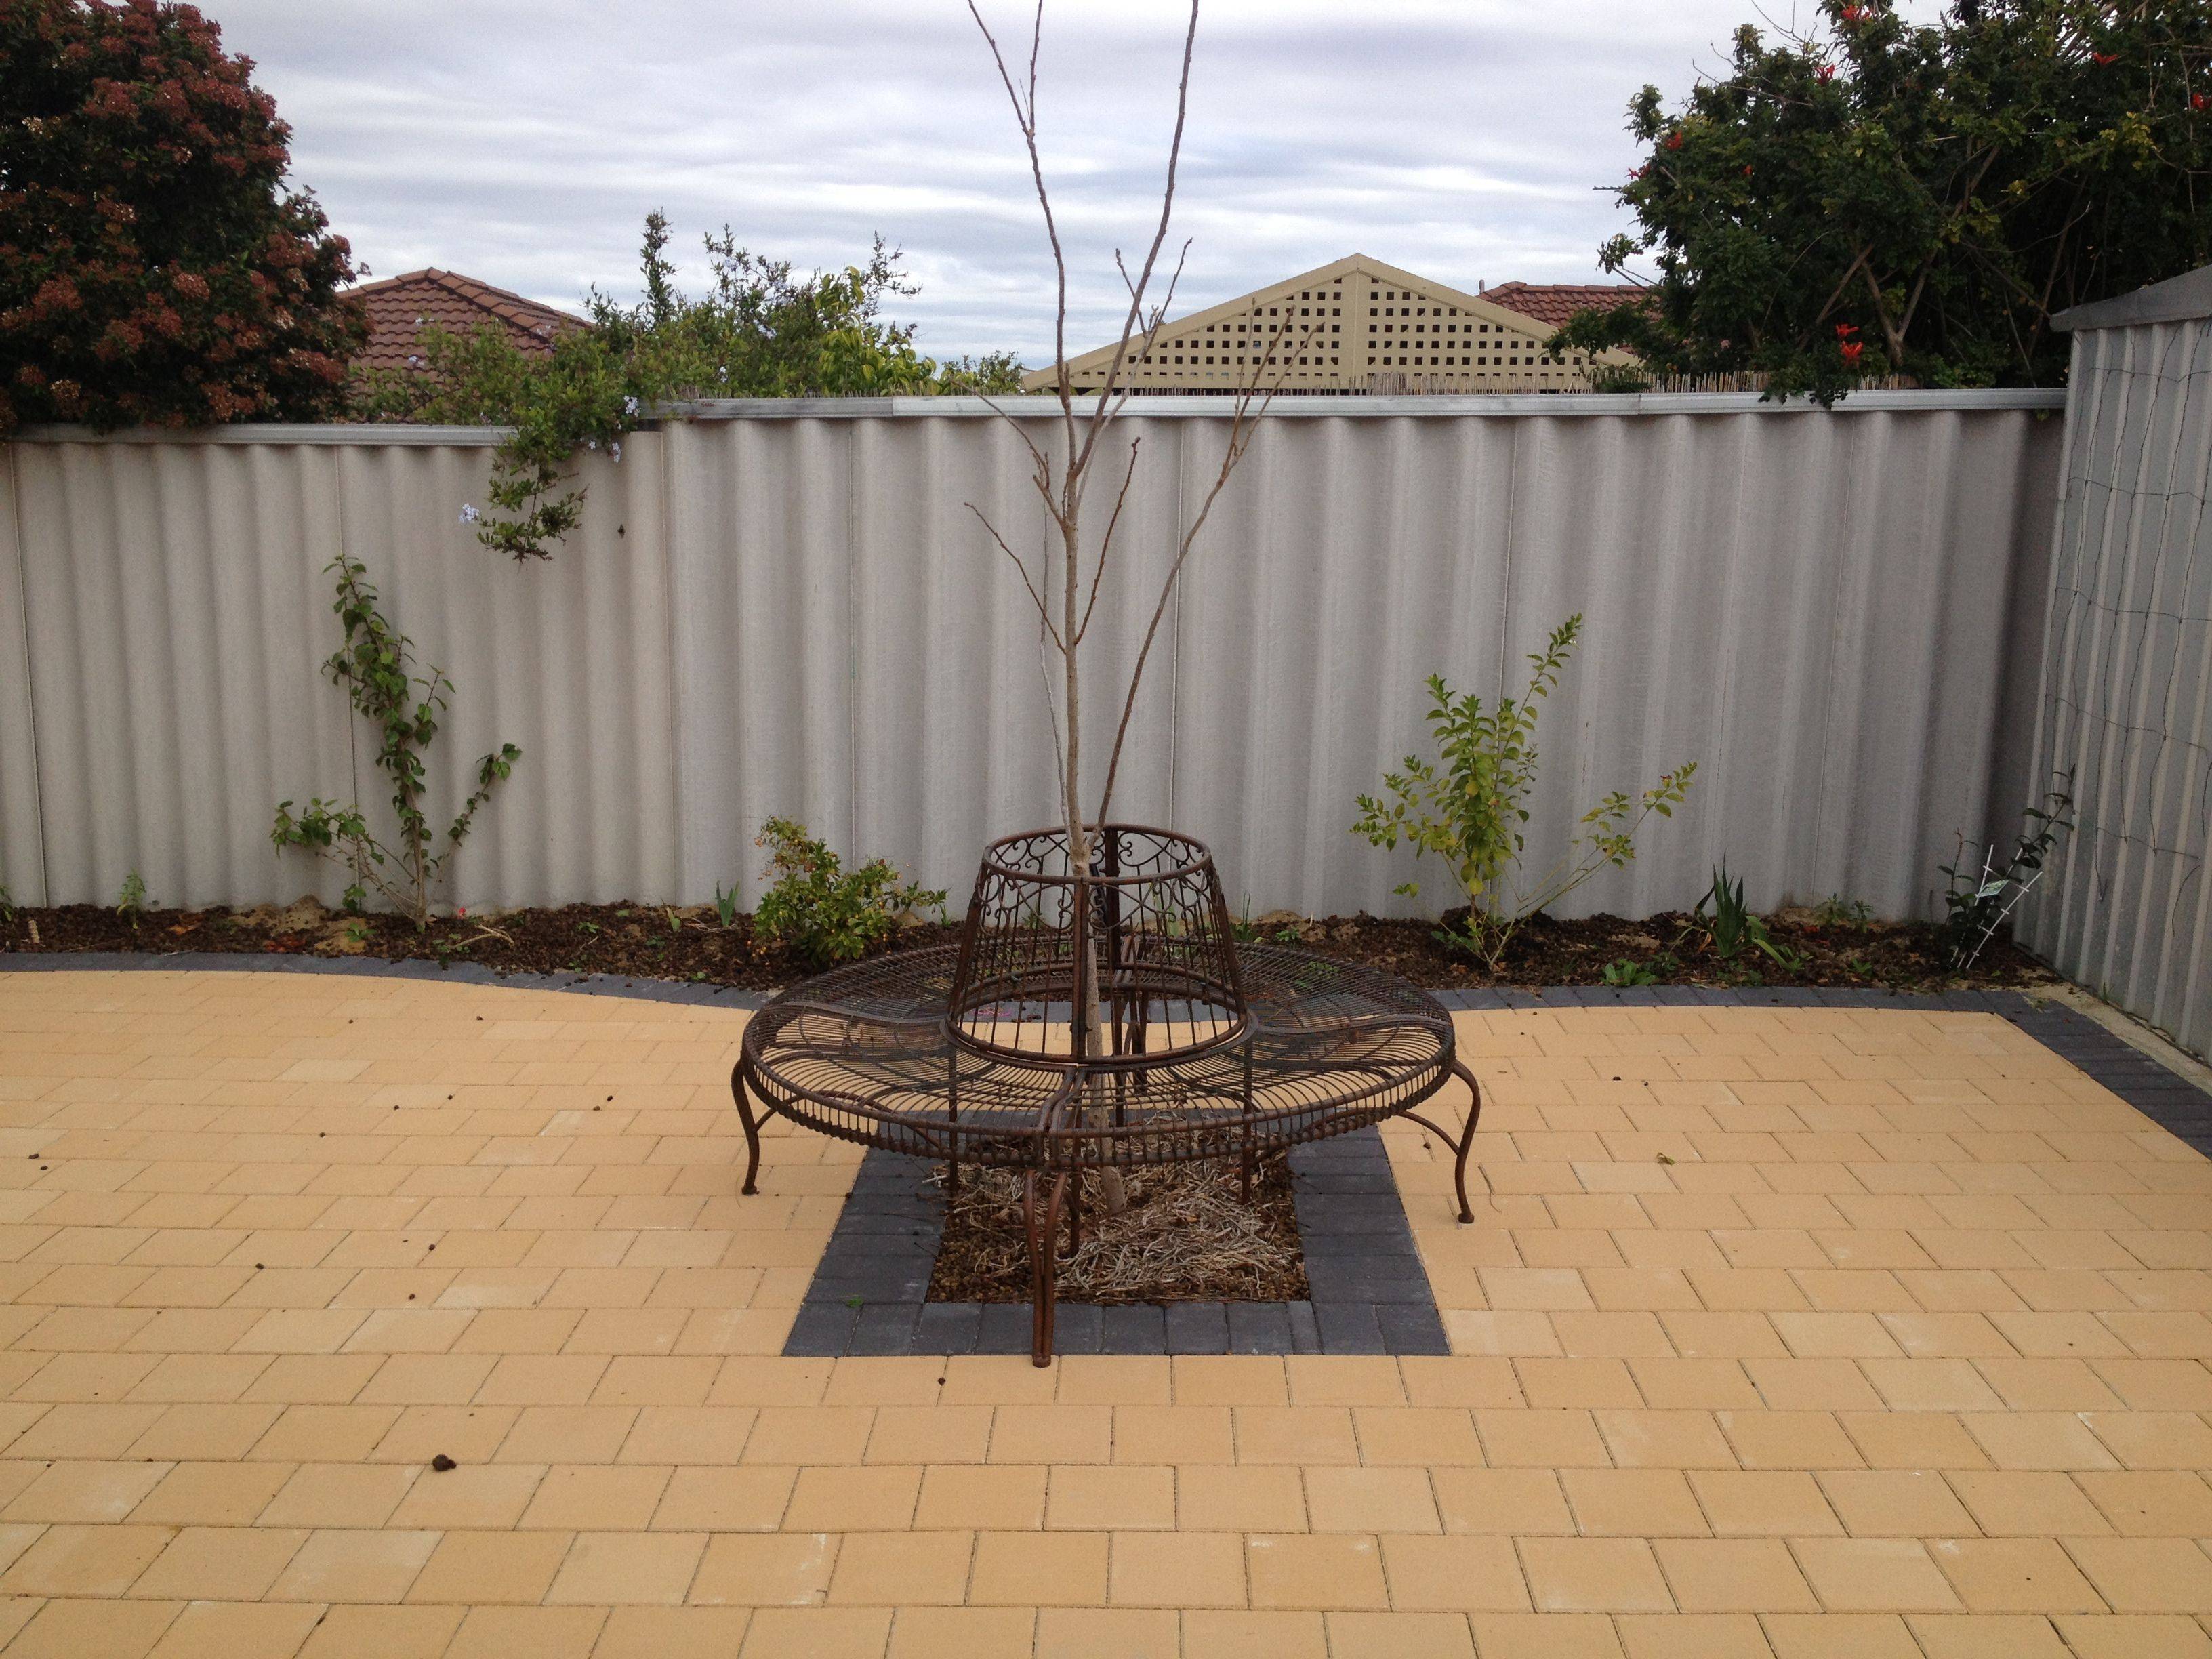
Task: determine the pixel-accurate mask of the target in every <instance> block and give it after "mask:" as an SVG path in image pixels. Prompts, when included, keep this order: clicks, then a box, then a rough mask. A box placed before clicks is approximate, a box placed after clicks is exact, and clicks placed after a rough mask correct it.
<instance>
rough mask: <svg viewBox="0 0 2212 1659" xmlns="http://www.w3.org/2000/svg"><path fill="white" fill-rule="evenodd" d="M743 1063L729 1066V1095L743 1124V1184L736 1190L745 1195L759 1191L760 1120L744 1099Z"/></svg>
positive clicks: (740, 1061)
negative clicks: (736, 1105) (735, 1103)
mask: <svg viewBox="0 0 2212 1659" xmlns="http://www.w3.org/2000/svg"><path fill="white" fill-rule="evenodd" d="M744 1070H745V1063H744V1061H743V1060H739V1061H738V1063H737V1064H736V1065H735V1066H732V1067H731V1068H730V1097H731V1098H732V1100H734V1101H736V1102H737V1103H738V1122H740V1123H742V1124H744V1126H745V1184H744V1186H742V1187H740V1188H738V1191H739V1192H741V1193H743V1194H745V1195H746V1196H747V1197H750V1196H752V1195H753V1194H756V1193H757V1192H759V1191H760V1183H759V1176H760V1122H759V1120H758V1119H757V1118H755V1117H754V1116H753V1109H752V1106H751V1104H750V1103H749V1102H748V1101H747V1100H746V1099H745V1079H744Z"/></svg>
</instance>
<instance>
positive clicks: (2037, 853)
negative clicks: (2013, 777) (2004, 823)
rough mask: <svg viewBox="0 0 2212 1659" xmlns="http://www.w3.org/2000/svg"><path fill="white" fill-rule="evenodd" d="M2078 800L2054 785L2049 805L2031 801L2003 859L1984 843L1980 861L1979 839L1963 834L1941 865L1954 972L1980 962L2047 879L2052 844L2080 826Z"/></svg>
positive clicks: (2047, 798)
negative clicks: (2015, 839) (1951, 855)
mask: <svg viewBox="0 0 2212 1659" xmlns="http://www.w3.org/2000/svg"><path fill="white" fill-rule="evenodd" d="M2073 806H2074V797H2073V796H2072V795H2070V794H2068V793H2065V792H2064V791H2062V790H2054V791H2053V792H2052V793H2051V794H2050V795H2049V796H2047V797H2046V798H2045V806H2043V807H2038V806H2031V807H2029V808H2028V809H2027V812H2026V814H2025V818H2026V823H2025V824H2024V825H2023V827H2022V829H2021V834H2020V839H2019V841H2018V842H2017V843H2015V846H2014V848H2013V850H2012V855H2011V856H2010V857H2009V858H2008V859H2006V860H2005V861H2004V862H2003V863H2002V864H2000V863H1998V862H1997V858H1996V848H1995V847H1990V848H1984V849H1983V852H1982V861H1981V864H1980V866H1978V867H1977V866H1975V864H1974V861H1973V858H1972V853H1973V850H1974V846H1973V843H1972V842H1970V841H1968V840H1967V839H1966V837H1965V836H1960V837H1959V851H1958V854H1957V856H1956V859H1955V861H1954V862H1953V863H1950V864H1945V865H1940V866H1937V868H1938V869H1940V870H1941V871H1942V874H1943V876H1944V878H1945V887H1944V891H1943V908H1944V910H1945V912H1946V918H1945V926H1946V928H1947V930H1948V933H1949V935H1950V940H1951V970H1952V971H1953V972H1954V973H1960V974H1963V973H1965V972H1966V970H1967V969H1969V968H1972V966H1973V965H1974V962H1975V959H1976V958H1977V957H1979V956H1980V955H1981V953H1982V951H1983V949H1984V947H1985V946H1986V945H1988V944H1989V942H1990V939H1991V938H1992V937H1994V936H1995V934H1996V931H1997V929H1998V928H1999V927H2002V926H2003V925H2004V922H2005V919H2006V918H2007V917H2008V916H2009V915H2011V914H2012V912H2013V909H2014V907H2015V906H2016V905H2018V904H2019V902H2021V899H2023V898H2025V897H2027V892H2028V890H2029V889H2030V888H2032V887H2033V886H2034V885H2035V884H2036V883H2037V882H2038V881H2039V880H2040V879H2042V877H2043V871H2044V866H2045V863H2046V861H2047V860H2049V858H2050V856H2051V848H2053V847H2055V846H2057V844H2058V837H2059V836H2062V835H2063V834H2065V833H2066V832H2067V831H2068V830H2069V829H2072V828H2073V827H2074V821H2073V819H2072V818H2071V817H2069V813H2070V812H2071V811H2072V810H2073ZM2045 807H2047V808H2048V810H2047V811H2046V810H2045Z"/></svg>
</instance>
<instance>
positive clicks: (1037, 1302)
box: [1022, 1170, 1067, 1365]
mask: <svg viewBox="0 0 2212 1659" xmlns="http://www.w3.org/2000/svg"><path fill="white" fill-rule="evenodd" d="M1066 1204H1067V1176H1066V1175H1057V1176H1054V1177H1053V1178H1052V1191H1051V1194H1050V1196H1049V1197H1048V1198H1047V1199H1046V1200H1045V1203H1044V1205H1043V1211H1044V1213H1043V1214H1042V1216H1040V1215H1039V1214H1038V1213H1037V1211H1038V1205H1037V1173H1036V1170H1030V1173H1029V1174H1028V1175H1026V1176H1024V1177H1023V1178H1022V1229H1023V1231H1024V1232H1025V1233H1027V1234H1028V1235H1029V1246H1030V1362H1031V1363H1032V1364H1037V1365H1049V1364H1052V1338H1053V1324H1054V1315H1055V1314H1056V1313H1057V1311H1058V1308H1057V1305H1056V1298H1057V1292H1058V1290H1059V1284H1060V1212H1061V1211H1062V1210H1063V1209H1065V1208H1066Z"/></svg>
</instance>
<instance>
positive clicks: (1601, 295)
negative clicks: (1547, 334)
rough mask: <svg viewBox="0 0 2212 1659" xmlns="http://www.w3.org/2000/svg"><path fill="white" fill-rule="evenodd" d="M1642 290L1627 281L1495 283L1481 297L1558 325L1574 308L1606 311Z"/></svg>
mask: <svg viewBox="0 0 2212 1659" xmlns="http://www.w3.org/2000/svg"><path fill="white" fill-rule="evenodd" d="M1643 293H1644V290H1643V289H1640V288H1638V287H1637V286H1635V285H1634V284H1632V283H1498V284H1497V285H1496V286H1494V287H1492V288H1486V289H1483V290H1482V297H1483V298H1484V299H1486V300H1488V301H1492V302H1493V303H1494V304H1497V305H1501V306H1504V307H1505V308H1506V309H1507V310H1508V311H1518V312H1521V313H1523V314H1525V315H1527V316H1530V317H1534V319H1536V320H1537V321H1538V322H1541V323H1548V324H1550V325H1552V326H1553V328H1557V327H1559V325H1561V324H1563V323H1565V321H1566V320H1567V319H1568V318H1570V317H1571V316H1573V315H1574V314H1575V313H1577V312H1578V311H1610V310H1612V309H1613V307H1615V306H1621V305H1634V304H1636V303H1638V296H1640V295H1642V294H1643Z"/></svg>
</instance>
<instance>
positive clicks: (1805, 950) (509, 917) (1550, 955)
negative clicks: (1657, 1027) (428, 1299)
mask: <svg viewBox="0 0 2212 1659" xmlns="http://www.w3.org/2000/svg"><path fill="white" fill-rule="evenodd" d="M1766 920H1767V927H1768V929H1769V932H1770V934H1771V938H1772V939H1773V941H1774V943H1775V944H1776V945H1778V946H1780V947H1784V950H1785V951H1786V952H1788V953H1793V954H1795V955H1802V958H1803V960H1802V964H1799V965H1796V966H1793V967H1784V966H1783V965H1782V964H1779V963H1776V962H1775V961H1773V960H1772V959H1771V957H1767V956H1765V955H1763V954H1761V953H1760V952H1759V951H1755V950H1753V949H1751V948H1749V947H1747V948H1746V949H1745V950H1744V951H1743V952H1742V953H1741V954H1740V955H1739V956H1738V957H1736V958H1735V960H1734V961H1733V962H1723V961H1721V960H1719V959H1718V958H1717V957H1715V955H1714V954H1713V952H1712V951H1711V946H1710V945H1709V944H1708V943H1706V942H1705V939H1704V936H1703V934H1702V933H1700V932H1699V930H1698V929H1697V928H1696V927H1693V926H1692V919H1691V918H1690V917H1689V916H1688V915H1686V914H1683V913H1680V912H1673V913H1668V914H1664V915H1656V916H1647V917H1645V918H1644V920H1643V921H1624V920H1623V919H1622V918H1620V917H1619V916H1589V917H1585V918H1583V919H1580V920H1577V921H1553V920H1551V919H1550V918H1548V917H1539V918H1537V919H1536V920H1534V921H1531V922H1529V923H1528V925H1526V926H1525V927H1522V929H1521V930H1520V932H1519V933H1517V934H1516V936H1515V937H1514V939H1513V942H1512V945H1511V946H1510V948H1509V949H1508V951H1506V954H1505V958H1504V962H1503V963H1502V964H1501V966H1500V969H1499V971H1498V972H1497V973H1496V974H1494V975H1493V974H1492V973H1490V972H1489V971H1488V970H1487V969H1485V968H1484V967H1483V966H1482V964H1480V963H1477V962H1475V961H1474V960H1473V959H1472V958H1471V957H1468V956H1466V955H1465V954H1464V953H1462V952H1459V951H1453V950H1451V949H1450V948H1449V947H1448V946H1446V945H1443V944H1442V943H1441V942H1439V940H1438V939H1437V937H1436V933H1437V929H1436V927H1435V925H1434V924H1432V923H1430V922H1426V921H1387V920H1383V919H1382V918H1378V917H1375V916H1365V915H1361V916H1328V917H1324V918H1322V919H1320V920H1310V919H1307V918H1302V917H1297V916H1293V915H1287V914H1285V913H1277V914H1275V915H1268V916H1265V917H1262V918H1261V919H1260V920H1259V921H1256V922H1251V923H1243V924H1240V925H1239V928H1238V931H1239V933H1241V934H1243V935H1244V936H1245V937H1247V938H1249V939H1262V940H1266V941H1267V942H1270V943H1280V944H1286V945H1304V947H1305V948H1306V949H1308V950H1310V951H1316V952H1317V953H1319V954H1320V955H1322V956H1328V957H1341V958H1343V959H1344V960H1346V961H1349V962H1356V963H1364V964H1366V965H1368V966H1370V967H1375V968H1381V969H1386V970H1388V971H1389V972H1391V973H1395V974H1398V975H1402V976H1403V977H1405V978H1407V979H1410V980H1412V981H1414V982H1415V983H1416V984H1419V985H1425V986H1430V987H1435V988H1439V989H1469V990H1473V989H1480V988H1482V987H1492V986H1505V987H1536V986H1545V985H1601V984H1604V983H1606V982H1607V980H1606V977H1605V972H1606V969H1607V966H1608V964H1615V965H1616V966H1615V973H1616V977H1618V976H1619V975H1620V972H1621V969H1620V967H1619V966H1618V964H1629V963H1633V964H1639V965H1641V967H1642V969H1643V970H1644V971H1646V972H1649V973H1650V974H1651V975H1652V977H1651V978H1650V979H1649V980H1639V981H1636V982H1639V983H1650V984H1661V985H1713V986H1751V985H1776V986H1783V985H1796V986H1839V987H1843V986H1848V987H1862V988H1868V987H1872V988H1887V989H1890V990H1899V991H1923V990H1942V989H1952V988H1960V987H1976V988H1981V987H1988V988H2018V987H2031V986H2035V985H2042V984H2051V983H2056V982H2057V975H2053V974H2052V973H2051V971H2050V969H2047V968H2045V966H2044V965H2043V964H2042V963H2040V962H2039V961H2037V960H2036V959H2035V958H2034V957H2032V956H2030V955H2029V954H2028V953H2027V951H2023V950H2021V948H2020V947H2019V946H2017V945H2014V944H2013V943H2012V942H2011V941H2010V940H2008V939H2004V938H2002V937H1999V938H1997V939H1992V940H1991V941H1990V944H1989V945H1988V947H1987V948H1986V949H1985V950H1984V951H1983V952H1982V954H1981V957H1980V959H1979V960H1978V962H1976V963H1975V964H1974V967H1973V969H1972V971H1971V972H1970V973H1967V974H1965V975H1957V974H1954V973H1952V972H1951V971H1950V968H1949V959H1950V951H1949V945H1948V938H1947V936H1946V935H1945V933H1944V932H1943V930H1942V928H1940V927H1936V926H1935V925H1933V924H1931V923H1928V922H1917V921H1907V922H1867V923H1852V922H1850V921H1835V920H1825V921H1824V920H1823V919H1822V918H1821V916H1820V915H1819V914H1818V913H1816V912H1814V911H1810V910H1784V911H1781V912H1778V913H1777V914H1776V915H1772V916H1770V917H1768V918H1767V919H1766ZM959 933H960V930H959V927H958V925H957V923H951V924H948V923H945V922H938V921H926V922H920V923H916V924H915V925H913V926H909V927H902V928H901V929H900V930H899V931H898V932H897V933H896V934H894V935H893V936H892V938H891V939H890V940H889V941H888V942H887V943H886V944H885V945H883V946H882V947H881V948H882V949H884V950H893V949H901V948H908V947H913V946H918V945H951V944H954V943H956V942H957V940H958V939H959ZM12 951H64V952H67V951H147V952H153V953H175V952H179V951H221V952H226V953H232V952H237V953H245V954H249V955H260V954H269V955H293V956H329V957H344V956H357V957H386V958H391V959H401V960H416V961H433V962H442V963H456V962H468V963H477V964H478V965H480V966H482V967H485V968H489V969H492V970H494V971H495V972H499V973H540V974H577V975H583V974H608V975H618V976H628V977H631V978H637V979H660V980H678V981H691V982H695V983H702V984H714V985H726V986H733V987H739V988H743V989H749V990H774V989H778V988H781V987H783V986H786V985H789V984H792V983H793V982H794V981H798V980H800V979H803V978H805V977H806V975H807V974H808V973H809V971H811V965H810V964H808V963H801V962H799V961H795V960H794V959H793V957H792V956H791V954H790V952H788V951H786V950H784V949H783V948H782V947H781V946H780V945H775V944H773V943H770V942H769V941H767V940H764V939H760V938H757V937H756V936H755V934H754V933H753V929H752V919H751V918H750V916H744V915H740V916H738V917H737V918H736V919H735V921H733V922H732V925H731V926H729V927H724V926H722V923H721V920H720V917H719V916H718V915H716V913H715V911H714V908H713V907H712V906H690V907H688V908H687V907H684V906H677V907H673V908H670V907H664V906H656V905H637V904H596V905H595V904H570V905H563V906H561V907H560V908H551V909H528V910H507V911H501V912H497V913H489V912H486V913H480V914H475V915H457V916H441V917H438V918H437V919H435V921H432V923H431V924H430V927H429V928H428V930H427V931H425V932H422V933H417V932H416V929H415V928H414V927H413V926H412V925H411V924H410V923H409V922H406V921H403V920H401V919H400V918H398V917H397V916H392V915H362V916H348V915H339V914H337V913H335V912H331V911H328V910H325V909H324V908H322V907H321V906H320V905H319V904H317V903H315V902H313V900H302V901H301V902H298V903H296V904H293V905H289V906H285V907H282V908H279V907H276V906H273V905H267V906H263V907H261V908H257V909H252V910H243V911H233V910H227V909H222V908H216V909H207V910H147V911H144V912H143V913H141V914H139V915H137V916H135V917H134V916H128V915H118V914H117V913H116V912H115V911H113V910H112V909H109V908H105V907H103V906H100V905H90V904H76V905H63V906H60V907H58V908H29V907H18V908H15V909H14V910H13V911H10V912H0V953H6V952H12Z"/></svg>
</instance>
